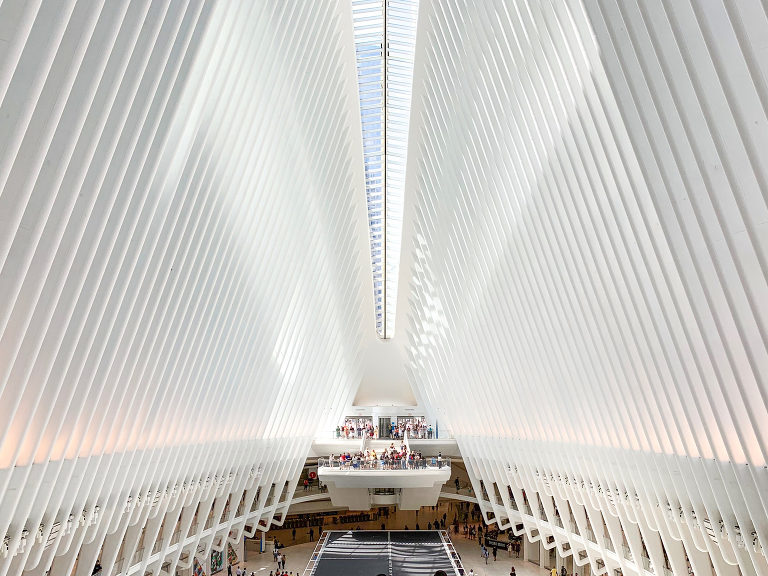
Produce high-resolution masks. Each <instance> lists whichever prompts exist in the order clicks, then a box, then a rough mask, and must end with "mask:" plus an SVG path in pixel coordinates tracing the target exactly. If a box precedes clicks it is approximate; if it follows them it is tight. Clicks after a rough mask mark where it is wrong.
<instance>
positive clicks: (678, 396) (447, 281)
mask: <svg viewBox="0 0 768 576" xmlns="http://www.w3.org/2000/svg"><path fill="white" fill-rule="evenodd" d="M767 38H768V17H767V16H766V6H765V3H761V2H760V1H759V0H738V1H736V2H733V1H724V0H707V1H704V0H694V1H689V0H668V1H660V0H653V1H652V0H600V1H598V0H585V1H584V2H581V1H579V0H564V1H555V0H542V1H537V2H527V1H524V0H509V1H506V2H502V1H490V0H476V1H471V0H468V1H459V0H439V1H438V0H433V1H431V2H429V1H422V7H421V11H420V14H419V37H418V41H417V50H416V64H415V69H414V77H415V85H414V92H413V107H414V108H413V111H412V118H411V142H410V158H409V162H410V163H409V174H408V186H407V192H406V193H407V194H408V195H409V197H408V198H409V200H408V206H407V217H409V218H410V228H408V229H407V232H406V233H407V234H408V236H407V237H406V240H405V242H404V252H405V254H404V258H406V257H407V258H409V259H410V263H409V266H410V270H411V271H412V273H413V276H414V280H413V284H412V285H411V289H410V294H409V296H408V297H409V298H410V314H411V326H410V328H409V330H410V334H409V338H410V342H411V345H410V350H411V354H412V361H413V365H412V367H411V373H412V380H413V383H414V385H415V387H416V388H417V390H418V392H419V393H420V394H421V395H422V396H423V397H424V398H425V399H426V400H427V401H428V403H429V404H431V405H432V406H433V407H434V408H435V410H436V412H437V413H438V417H440V418H443V419H446V420H447V422H448V423H450V426H451V428H452V430H453V432H454V434H455V435H456V437H457V439H458V442H459V446H460V449H461V452H462V454H463V456H464V457H465V459H466V462H467V464H468V469H469V470H470V472H471V474H472V475H473V476H474V477H475V484H476V485H475V490H476V491H477V492H478V493H480V491H481V487H480V485H479V482H480V480H482V481H483V484H484V486H485V487H486V488H487V489H488V491H489V493H490V492H491V491H492V485H493V483H496V484H497V486H498V487H499V492H500V496H501V499H500V500H499V501H497V504H496V505H494V506H492V507H489V506H485V510H484V512H485V514H486V515H487V518H495V519H496V520H498V521H500V523H501V524H502V525H503V526H505V527H506V526H509V525H510V524H511V525H512V526H515V525H516V524H518V523H522V524H523V525H524V527H525V531H526V532H528V534H529V536H531V537H533V538H534V539H537V538H539V537H541V538H543V539H544V541H545V542H546V544H545V545H546V546H547V547H549V548H551V547H554V546H557V548H558V550H559V551H560V553H561V554H563V555H570V554H575V561H576V564H577V565H583V564H585V563H590V564H591V566H592V569H593V573H594V572H598V573H602V572H605V571H607V572H609V573H610V574H611V576H613V570H614V569H623V570H624V573H625V574H626V573H636V572H638V571H641V570H643V569H646V568H647V569H653V570H655V572H656V574H661V573H662V571H663V570H664V557H663V552H662V547H661V543H662V541H663V544H664V549H665V550H666V553H667V555H668V556H669V561H670V563H671V569H672V571H673V572H674V573H675V574H680V575H683V574H687V565H686V554H687V557H688V559H689V561H690V563H691V566H692V568H693V571H694V573H695V574H696V576H709V574H711V573H712V572H713V571H714V572H715V573H717V574H729V575H730V574H733V575H735V574H738V569H737V566H738V568H739V569H740V571H741V574H745V575H746V574H762V575H765V574H768V564H767V563H766V557H765V549H766V547H768V472H767V470H766V455H768V346H767V344H768V337H767V335H768V282H766V271H768V262H767V259H768V208H767V207H766V201H767V199H768V121H767V120H766V111H767V110H768V50H767V48H768V44H766V39H767ZM406 254H407V255H408V256H406ZM405 264H406V262H405V261H404V266H403V269H406V268H405ZM508 486H509V487H511V491H512V494H513V495H514V497H515V502H516V503H517V504H516V505H513V503H512V501H511V500H510V499H509V498H508V488H507V487H508ZM523 490H525V493H526V495H527V498H528V500H529V501H530V502H531V510H530V512H527V511H526V510H525V509H524V506H523ZM494 493H495V491H494ZM539 497H540V499H541V503H542V506H541V509H539V505H538V500H537V498H539ZM493 499H494V500H496V499H495V498H493ZM516 507H517V508H519V510H517V509H516ZM569 507H570V511H569ZM558 514H559V516H560V518H561V519H562V520H563V521H564V522H561V521H560V520H558V518H557V515H558ZM604 523H605V525H604ZM559 524H563V526H564V527H563V528H561V527H560V526H559ZM590 526H591V531H592V532H593V533H594V534H595V536H591V535H590ZM737 527H738V528H737ZM604 534H605V537H604V536H603V535H604ZM548 536H552V537H553V541H552V542H551V543H549V542H547V537H548ZM641 537H642V540H641ZM593 541H594V542H593ZM643 543H644V544H645V547H646V549H647V554H648V556H649V558H648V560H643V561H641V559H642V557H643V556H645V555H646V552H644V551H643ZM624 545H626V546H627V548H626V551H625V550H624V548H623V546H624ZM607 548H613V549H614V550H616V551H617V552H612V551H610V550H609V549H607ZM580 551H584V553H583V554H579V552H580ZM630 558H631V559H632V560H630ZM713 566H714V568H713ZM577 571H578V572H579V573H581V572H582V570H579V569H578V568H577Z"/></svg>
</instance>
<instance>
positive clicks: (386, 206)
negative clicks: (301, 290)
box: [352, 0, 418, 338]
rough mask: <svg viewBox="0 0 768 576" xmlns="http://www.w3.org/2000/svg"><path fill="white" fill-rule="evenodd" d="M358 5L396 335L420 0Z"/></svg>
mask: <svg viewBox="0 0 768 576" xmlns="http://www.w3.org/2000/svg"><path fill="white" fill-rule="evenodd" d="M352 13H353V17H354V23H355V51H356V55H357V80H358V89H359V93H360V118H361V121H362V129H363V154H364V158H365V187H366V194H367V199H368V227H369V230H370V240H371V266H372V269H373V293H374V303H375V309H376V332H377V333H378V335H379V336H380V337H381V338H391V337H392V336H393V335H394V331H395V308H396V304H397V285H398V276H399V272H400V241H401V236H402V230H403V192H404V188H405V165H406V157H407V153H408V121H409V119H410V111H411V88H412V84H413V54H414V49H415V45H416V19H417V15H418V0H353V2H352ZM385 47H386V50H385Z"/></svg>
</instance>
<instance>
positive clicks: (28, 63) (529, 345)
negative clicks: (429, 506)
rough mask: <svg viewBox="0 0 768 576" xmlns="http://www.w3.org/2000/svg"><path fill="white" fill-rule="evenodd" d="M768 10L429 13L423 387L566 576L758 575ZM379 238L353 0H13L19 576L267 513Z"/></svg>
mask: <svg viewBox="0 0 768 576" xmlns="http://www.w3.org/2000/svg"><path fill="white" fill-rule="evenodd" d="M766 12H768V9H767V8H766V6H765V2H761V1H760V0H584V1H583V2H582V1H580V0H537V1H530V2H526V1H523V0H506V1H501V0H497V1H495V0H474V1H473V0H463V1H460V0H431V1H429V0H422V2H421V6H420V13H419V33H418V37H417V49H416V62H415V67H414V91H413V113H412V116H411V128H410V141H409V162H408V174H407V178H406V212H405V216H406V217H405V227H404V236H403V247H404V252H403V261H402V264H401V270H403V271H410V275H411V277H408V278H403V279H402V282H401V285H402V286H403V290H401V291H400V292H401V299H400V306H399V310H400V314H401V317H400V318H398V326H399V327H400V328H399V331H398V333H399V338H401V339H402V340H403V341H406V340H407V342H408V346H407V347H408V348H409V350H410V354H411V364H410V366H409V367H408V369H409V373H410V375H411V381H412V383H413V385H414V387H415V392H416V394H417V396H418V397H419V399H420V401H421V400H423V401H424V404H425V406H426V407H427V408H429V409H430V410H432V411H433V412H434V415H435V416H436V417H437V418H438V419H439V421H440V430H441V433H444V431H445V430H446V429H451V430H452V431H453V432H454V433H455V435H456V436H457V438H458V442H459V445H460V448H461V451H462V454H463V455H464V457H465V461H466V463H467V466H468V470H469V472H470V475H471V477H472V478H473V482H474V483H475V490H476V491H477V493H478V494H482V491H483V487H481V486H480V481H482V483H483V486H484V487H485V488H486V489H487V491H488V493H489V499H490V502H493V503H492V504H491V503H488V504H484V505H483V506H484V513H485V515H486V518H487V519H488V520H493V521H498V522H500V524H501V525H502V526H509V525H511V526H512V527H513V528H514V527H516V526H517V525H518V524H520V523H522V524H523V527H524V530H525V532H527V533H528V536H529V538H531V539H534V540H535V539H537V538H542V539H543V541H544V543H545V546H548V547H552V546H556V547H557V548H558V550H559V552H560V554H561V555H564V556H567V555H573V556H574V560H575V563H576V564H577V571H578V572H579V573H581V574H583V569H580V568H578V566H581V565H584V564H586V563H589V564H590V565H591V567H592V571H593V573H595V572H596V573H604V572H609V573H610V574H611V576H615V574H614V572H613V571H614V570H615V569H621V570H623V571H624V573H625V574H634V573H640V572H642V571H644V570H652V571H653V572H654V573H655V574H657V575H658V576H662V574H663V573H664V571H665V559H664V551H666V554H667V556H668V559H669V562H670V567H671V571H672V572H674V573H675V574H679V575H681V576H684V575H685V574H686V573H687V561H686V557H687V559H688V561H689V562H690V563H691V566H692V568H693V570H694V573H695V574H696V576H709V574H710V573H712V572H713V571H714V572H715V573H717V574H721V575H725V576H731V575H733V576H736V575H737V574H739V573H741V574H744V575H749V576H751V575H758V574H759V575H765V574H768V564H767V563H766V558H765V549H766V546H767V545H766V543H767V542H768V471H767V470H766V455H768V347H767V346H766V343H767V342H768V338H767V337H766V333H767V332H768V283H767V282H766V271H768V262H767V261H766V260H767V259H768V255H767V253H768V208H767V207H766V203H767V202H768V153H767V152H766V151H768V121H767V119H766V111H767V110H768V44H766V39H768V16H766ZM367 234H368V232H367V227H366V206H365V188H364V174H363V163H362V142H361V130H360V114H359V110H358V95H357V87H356V77H355V55H354V48H353V35H352V15H351V7H350V5H349V3H348V2H346V1H344V0H338V1H332V0H317V1H314V0H313V1H311V2H310V1H304V0H290V1H257V2H250V1H236V0H220V1H218V2H216V1H210V2H206V1H204V0H168V1H166V0H135V1H133V2H128V0H125V1H110V2H103V1H97V0H80V1H75V0H55V1H54V0H42V1H35V0H1V1H0V536H3V535H5V538H4V540H3V542H2V545H0V576H4V575H5V574H13V575H16V574H20V573H22V572H23V571H24V570H27V573H29V574H35V575H38V574H44V573H45V572H46V570H48V569H49V568H50V569H51V573H52V574H54V575H59V574H64V575H69V574H70V573H71V572H72V570H73V568H75V567H76V568H75V570H76V572H77V573H78V574H90V571H91V568H92V566H93V563H94V562H95V560H96V559H97V558H100V560H101V564H102V565H103V566H104V567H105V570H106V572H107V573H110V574H117V573H122V574H139V575H140V576H142V575H143V574H144V573H145V572H147V571H148V572H150V573H152V574H153V575H159V574H160V573H161V572H163V573H168V574H173V573H174V571H175V570H176V568H181V569H183V570H188V569H189V568H190V567H191V565H192V558H193V555H197V556H198V557H199V558H200V559H205V558H207V557H208V556H209V554H210V550H211V548H212V547H215V548H223V547H225V546H226V543H227V538H231V539H233V540H236V539H239V538H240V537H242V534H243V532H245V533H253V532H254V531H255V530H257V529H258V527H259V526H261V527H262V528H264V527H266V526H268V525H269V523H270V522H271V521H272V520H273V519H274V520H275V521H277V522H280V521H281V519H282V515H283V514H284V513H285V512H286V510H287V500H288V499H290V496H291V492H292V488H293V482H294V481H295V478H296V476H297V474H298V471H299V469H300V467H301V465H302V462H303V459H304V456H305V455H306V454H307V452H308V450H309V440H310V438H311V437H312V436H314V434H315V433H316V432H317V431H318V430H323V431H325V430H330V429H331V428H332V427H333V426H334V425H335V424H336V422H337V419H338V417H340V416H341V415H342V411H343V409H344V407H345V406H346V405H348V404H350V403H351V402H352V399H353V397H354V392H355V390H356V388H357V386H358V384H359V382H360V378H361V374H362V370H361V368H362V366H361V364H362V360H363V358H364V351H365V350H366V349H368V348H369V344H370V342H372V341H373V339H374V338H375V332H374V319H375V316H374V311H373V301H372V290H371V288H372V286H371V274H370V258H369V246H368V243H367ZM406 286H408V287H409V288H408V289H405V287H406ZM408 314H409V315H410V317H409V318H406V315H408ZM286 483H287V489H286V490H285V491H284V487H285V486H286ZM494 484H495V486H494ZM273 485H275V488H274V489H273V488H272V486H273ZM497 488H498V494H499V495H498V497H497V496H496V489H497ZM510 491H511V493H512V495H513V496H514V500H512V499H510V498H509V496H508V495H509V493H510ZM523 491H525V495H526V496H527V499H528V502H529V504H530V506H529V508H526V506H525V504H524V497H523ZM228 500H229V503H228ZM539 504H540V505H539ZM550 538H551V539H552V541H551V542H549V539H550ZM662 544H663V547H662ZM643 546H644V547H645V549H644V548H643ZM646 554H647V560H645V559H644V557H645V555H646ZM643 576H647V574H644V575H643Z"/></svg>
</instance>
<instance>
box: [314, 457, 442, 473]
mask: <svg viewBox="0 0 768 576" xmlns="http://www.w3.org/2000/svg"><path fill="white" fill-rule="evenodd" d="M317 467H318V469H320V468H338V469H340V470H441V469H443V468H450V467H451V459H450V458H443V457H439V458H438V456H428V457H426V458H421V459H420V460H408V459H405V458H401V459H399V460H380V459H378V458H377V459H376V460H365V459H360V460H352V461H347V462H340V461H338V460H335V459H334V460H333V462H331V461H330V460H329V459H328V458H318V459H317Z"/></svg>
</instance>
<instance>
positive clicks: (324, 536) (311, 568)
mask: <svg viewBox="0 0 768 576" xmlns="http://www.w3.org/2000/svg"><path fill="white" fill-rule="evenodd" d="M326 540H328V532H322V533H321V534H320V537H319V538H318V539H317V545H316V546H315V549H314V550H313V551H312V555H311V556H310V557H309V562H307V567H306V568H305V569H304V576H312V574H314V573H315V567H316V566H317V563H318V562H319V561H320V555H321V554H322V552H323V548H324V547H325V542H326Z"/></svg>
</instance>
